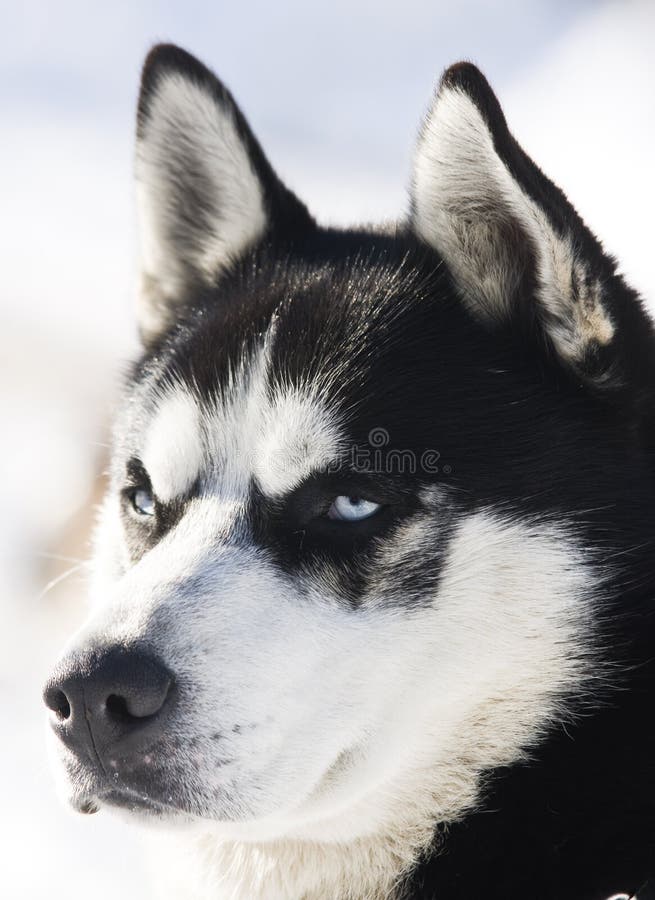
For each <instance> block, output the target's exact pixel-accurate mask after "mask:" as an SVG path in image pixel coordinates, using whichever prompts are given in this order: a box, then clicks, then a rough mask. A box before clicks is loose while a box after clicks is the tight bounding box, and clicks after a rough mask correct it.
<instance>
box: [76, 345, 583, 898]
mask: <svg viewBox="0 0 655 900" xmlns="http://www.w3.org/2000/svg"><path fill="white" fill-rule="evenodd" d="M265 365H266V361H265V353H264V352H263V351H262V354H261V355H260V357H259V362H258V363H257V364H255V365H253V366H252V367H245V366H244V369H243V370H242V372H241V373H237V374H235V377H234V379H233V387H232V389H231V390H230V391H228V393H227V394H226V396H225V397H224V398H222V400H221V402H219V403H218V404H217V407H216V408H215V409H213V410H208V409H204V410H203V414H202V420H203V431H204V432H205V433H206V434H207V435H208V437H207V440H208V446H210V447H211V453H210V455H209V457H208V459H206V460H205V462H204V465H203V467H202V471H201V477H202V478H204V479H205V484H206V485H211V490H209V491H207V492H206V493H205V496H204V497H203V498H200V499H196V500H193V501H191V503H190V504H189V508H188V511H187V513H186V514H185V515H184V517H183V518H182V519H181V521H180V522H179V524H178V525H177V526H176V527H175V528H174V529H173V530H172V531H171V532H169V533H168V534H167V535H166V536H165V537H164V538H163V539H162V540H161V541H160V543H159V544H158V545H157V546H155V547H154V548H153V549H152V550H151V551H150V552H149V553H147V554H146V555H145V556H144V557H143V558H142V559H141V560H140V561H139V562H138V563H137V564H136V565H134V566H133V567H132V568H130V569H129V570H128V571H127V572H126V573H125V574H124V575H123V576H122V577H120V578H118V579H116V577H115V574H114V572H113V571H111V572H109V573H108V577H107V578H106V580H105V581H104V583H103V581H102V580H99V581H98V589H99V590H100V591H101V592H102V597H101V598H100V602H99V605H98V609H97V611H96V613H95V614H94V617H93V618H92V619H91V620H90V622H89V623H88V625H87V626H86V628H85V629H84V631H83V632H82V633H81V634H80V635H79V636H78V638H77V641H76V643H77V644H78V645H84V644H89V643H97V642H98V641H102V642H103V643H104V642H108V643H114V642H119V643H124V642H127V643H130V642H132V641H135V640H136V641H141V640H143V641H146V642H147V643H148V644H149V645H150V646H152V647H153V648H154V650H155V652H156V653H158V654H159V655H160V656H161V658H162V659H163V660H164V661H165V663H166V664H167V665H168V666H169V667H170V668H171V669H172V670H173V671H174V672H175V673H176V675H177V676H178V678H180V679H181V680H182V682H183V683H185V684H192V685H194V691H195V693H194V696H193V700H192V702H189V703H185V704H183V705H182V708H181V710H180V712H179V713H178V714H177V717H176V720H175V722H174V725H173V726H172V727H171V739H172V740H174V739H179V740H180V742H181V744H180V746H179V747H175V748H174V749H171V750H170V751H163V752H162V759H161V760H158V764H160V765H161V766H162V769H163V772H164V775H165V773H166V771H167V767H169V766H171V765H174V764H177V765H178V766H179V764H180V763H183V764H184V767H185V772H186V774H185V776H184V778H181V776H180V774H179V768H176V769H175V772H176V774H175V776H174V778H175V790H176V791H177V795H178V796H182V797H186V798H188V799H189V802H190V803H191V807H192V808H193V809H194V811H195V814H196V816H199V818H198V819H197V823H196V826H195V827H194V828H193V829H191V830H190V831H188V832H187V833H186V835H185V833H184V832H181V833H179V834H178V835H176V838H175V841H176V843H177V844H178V845H179V847H180V848H183V852H184V853H185V854H187V855H189V858H190V859H191V860H192V862H191V873H192V874H191V875H190V877H191V878H192V877H196V876H197V881H195V882H194V881H193V880H191V881H190V883H189V897H208V898H209V897H217V898H231V900H274V898H279V900H282V898H284V900H296V898H297V900H300V898H312V897H315V898H319V897H321V898H325V897H337V896H339V897H341V896H343V897H352V898H353V900H354V898H358V900H360V898H362V897H367V896H368V897H382V896H385V895H386V894H387V893H388V892H389V891H390V890H391V888H392V885H393V883H394V881H395V879H396V878H397V877H398V876H399V874H400V873H401V872H402V871H403V870H404V869H406V868H407V866H409V865H410V864H411V862H412V861H413V860H414V859H415V858H416V856H417V854H418V853H419V852H420V850H421V849H422V848H423V847H425V846H426V845H427V844H428V843H429V841H430V840H431V838H432V835H433V830H434V828H435V826H436V825H437V824H438V823H440V822H442V823H447V822H448V821H452V820H453V819H456V818H457V817H459V816H461V815H462V814H463V813H464V812H465V811H466V810H467V809H470V808H471V806H473V805H474V804H475V803H476V799H477V792H478V789H479V779H480V775H481V772H482V771H483V770H485V769H487V768H489V767H493V766H500V765H505V764H508V763H511V762H512V761H515V760H517V759H520V758H521V757H522V756H523V755H524V754H525V752H526V751H527V750H529V748H530V746H531V745H533V744H534V742H535V740H537V739H538V737H539V735H540V734H541V733H542V732H543V729H545V728H546V727H548V726H549V725H551V724H552V723H557V722H558V721H560V720H561V719H562V718H564V717H566V714H567V711H566V709H565V707H564V705H563V697H564V695H565V693H566V692H567V691H571V690H573V691H578V692H579V691H583V690H586V689H587V688H588V684H586V682H585V679H586V677H587V668H586V664H587V662H588V660H587V659H586V657H585V653H586V652H588V650H587V651H585V650H583V649H582V648H589V647H590V646H591V645H592V641H591V640H590V635H589V634H588V628H589V626H588V622H589V618H590V617H589V602H590V600H591V599H592V594H593V586H592V585H593V582H594V579H593V576H592V574H591V573H590V572H588V570H587V568H586V565H585V563H584V561H583V559H582V557H581V554H580V553H579V552H578V550H577V549H576V543H575V540H574V538H573V537H572V536H571V535H569V534H568V533H567V532H566V530H564V529H562V528H557V527H554V526H551V525H548V524H537V523H521V522H518V521H512V520H509V519H507V518H505V517H503V516H502V515H499V514H498V513H494V512H493V511H481V512H479V513H477V514H474V515H471V516H469V517H467V518H464V519H463V520H462V521H461V522H460V523H459V525H458V526H457V527H456V530H455V534H454V537H453V538H452V539H451V542H450V544H449V549H448V553H447V559H446V563H445V567H444V570H443V573H442V577H441V579H440V588H439V591H438V593H437V594H435V595H434V596H430V595H428V596H423V595H422V594H421V595H417V596H416V597H412V598H409V597H407V596H406V595H403V597H399V596H398V594H397V585H396V572H397V571H398V567H399V566H403V565H406V566H412V565H414V564H415V561H416V558H417V556H419V557H420V556H421V554H422V553H423V554H425V558H426V559H429V553H430V552H431V550H430V548H431V544H432V543H433V541H434V534H435V528H437V527H438V525H437V523H438V518H439V515H440V506H439V504H440V502H443V498H440V497H439V495H438V494H435V495H434V496H433V497H432V498H431V500H432V504H433V509H432V511H431V512H430V513H429V514H427V513H423V514H421V515H419V516H418V517H416V518H414V519H413V520H411V521H410V522H408V523H407V525H406V526H405V528H404V529H401V530H400V532H399V533H398V535H397V536H396V538H395V539H394V540H393V541H392V542H388V543H387V544H386V545H384V546H382V547H381V549H380V551H379V558H378V567H377V577H376V578H375V579H374V581H373V583H372V584H371V586H370V589H369V590H368V592H367V593H366V594H365V596H364V597H363V598H362V602H361V604H360V606H359V608H358V609H356V610H353V609H352V608H351V607H350V606H349V605H348V604H346V603H344V601H343V598H342V597H341V596H340V595H339V594H338V591H337V589H336V588H335V587H334V585H333V582H332V579H331V578H330V577H329V573H328V575H327V576H326V574H325V573H322V574H320V573H312V572H306V573H304V574H299V575H297V576H295V577H294V578H291V577H288V576H285V575H283V574H282V573H281V572H280V571H279V570H278V569H277V568H276V567H275V566H274V565H273V564H272V561H271V560H270V559H269V557H268V554H267V553H266V552H265V551H264V550H262V549H260V548H257V547H255V546H252V545H250V544H249V543H248V541H247V539H246V538H245V537H244V534H243V532H242V530H241V528H240V524H239V518H240V515H241V513H242V510H243V502H244V499H245V496H246V491H247V485H248V482H249V479H250V477H251V475H252V470H251V469H250V468H249V466H248V465H246V464H245V462H244V461H245V460H246V459H247V451H248V449H249V448H250V449H252V447H253V446H257V442H258V441H261V442H262V446H263V447H264V448H266V447H268V446H271V444H273V445H274V446H275V447H276V448H279V447H280V445H283V444H284V438H285V436H286V435H289V437H290V447H291V450H290V455H289V457H288V460H289V464H290V466H291V475H290V479H289V483H290V484H293V483H295V480H296V478H298V477H303V473H304V472H305V471H306V461H305V460H301V462H300V466H299V468H296V469H293V465H294V464H295V461H296V460H297V457H298V452H299V451H298V448H299V447H302V446H303V440H302V437H303V434H302V427H303V424H304V425H306V426H307V427H308V428H309V429H310V431H309V432H307V433H305V435H304V438H305V441H304V442H305V443H306V444H307V446H309V447H311V437H312V434H313V432H314V430H315V428H316V427H317V424H319V425H320V415H321V412H320V407H318V406H317V407H314V408H310V407H309V406H308V404H309V403H310V402H311V401H310V398H309V397H305V398H302V399H301V398H299V397H298V396H295V395H291V396H290V397H287V402H286V406H285V403H281V404H280V402H276V401H274V402H273V403H271V404H270V406H269V407H268V408H265V407H264V406H262V403H263V397H264V392H263V390H262V383H263V379H262V376H263V372H264V368H265ZM247 373H250V374H247ZM173 397H174V400H173V401H171V400H170V398H169V399H168V400H167V403H166V404H165V405H164V410H163V412H160V414H159V416H158V417H157V418H156V419H155V429H154V432H153V431H152V430H151V431H150V434H149V435H148V437H147V439H146V441H147V443H150V442H152V441H153V440H154V437H153V434H154V435H155V436H156V435H157V432H158V429H159V426H158V425H157V419H159V418H160V417H161V416H163V415H165V414H169V413H170V412H171V409H172V410H173V411H174V412H175V411H176V410H177V411H179V410H180V409H186V410H187V412H185V413H184V415H187V413H188V409H189V406H188V405H187V403H186V400H185V401H184V402H181V400H180V397H179V396H175V395H173ZM171 403H172V406H171ZM289 404H291V405H290V406H289ZM298 404H299V405H298ZM280 408H283V409H287V410H290V415H291V423H292V427H291V426H289V427H284V428H283V429H282V430H281V431H280V430H279V429H277V425H279V424H280V422H281V421H283V420H282V419H281V418H280V413H279V410H280ZM160 421H163V420H161V419H160ZM177 421H179V420H177ZM267 426H269V427H272V428H273V431H272V435H273V437H271V432H267ZM212 427H213V430H212ZM331 428H336V430H335V432H334V434H335V435H337V434H338V427H337V423H335V422H334V421H333V419H332V418H331V417H325V418H324V421H323V424H322V429H321V428H319V429H318V430H319V432H321V431H322V433H323V434H329V433H330V429H331ZM294 429H295V431H294ZM160 436H161V437H162V438H163V439H165V438H166V435H165V434H164V431H163V427H162V430H161V432H160ZM337 445H338V440H337V442H336V444H335V447H336V446H337ZM320 449H321V452H323V451H324V450H325V446H321V448H320ZM155 458H156V455H155ZM171 458H172V459H173V458H176V457H175V456H172V457H171ZM179 458H180V459H181V475H180V478H179V480H178V481H179V483H185V480H186V478H187V476H188V474H189V469H188V466H187V457H186V456H185V454H184V453H183V454H182V455H181V456H180V457H179ZM256 458H257V459H258V460H259V463H260V465H261V461H262V460H264V459H266V458H267V457H266V454H265V453H263V454H261V455H256ZM209 460H211V461H212V462H216V461H217V463H216V464H215V465H211V466H210V463H209ZM259 474H260V475H261V473H259ZM271 485H272V487H273V489H275V490H276V489H277V488H278V486H279V480H278V475H277V474H274V475H273V476H272V480H271ZM112 504H113V500H112V499H111V498H110V499H109V500H108V506H107V513H106V521H105V524H104V526H103V529H102V531H101V533H100V535H99V548H100V551H101V552H100V553H99V555H98V560H99V561H100V560H101V559H103V558H104V557H107V558H110V557H112V555H115V549H116V548H115V545H116V541H117V537H116V530H115V529H114V528H113V525H112V521H113V520H114V516H115V515H116V513H115V512H114V511H113V510H114V507H113V505H112ZM106 545H110V547H109V548H108V547H107V546H106ZM112 548H113V550H112ZM216 735H219V737H216ZM110 765H111V761H110ZM72 774H73V776H74V777H73V797H74V798H77V801H79V799H80V797H81V795H82V794H83V793H84V791H85V790H88V786H87V783H86V782H85V781H84V778H83V777H81V780H80V776H78V777H77V780H76V777H75V772H74V771H73V773H72ZM119 774H120V773H119ZM171 777H172V776H171ZM184 848H186V849H184ZM174 865H175V866H177V865H179V861H178V860H177V859H176V861H175V863H174ZM194 872H195V873H196V876H193V873H194ZM171 896H176V897H179V896H181V894H180V893H179V891H175V892H173V893H172V894H171Z"/></svg>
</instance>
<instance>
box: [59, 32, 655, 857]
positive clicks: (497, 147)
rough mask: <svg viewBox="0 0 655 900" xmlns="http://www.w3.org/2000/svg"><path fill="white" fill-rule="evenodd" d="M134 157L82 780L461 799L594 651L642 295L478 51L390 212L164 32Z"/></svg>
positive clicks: (69, 679) (578, 698) (275, 797)
mask: <svg viewBox="0 0 655 900" xmlns="http://www.w3.org/2000/svg"><path fill="white" fill-rule="evenodd" d="M137 191H138V204H139V215H140V228H141V247H142V273H141V291H140V300H139V325H140V329H141V334H142V337H143V343H144V352H143V356H142V358H141V359H140V360H139V361H138V362H137V364H136V365H135V367H134V370H133V373H132V376H131V378H130V379H129V383H128V385H127V386H126V390H125V398H124V403H123V406H122V410H121V413H120V415H119V421H118V424H117V429H116V441H115V448H114V454H113V460H112V484H111V488H110V490H109V493H108V496H107V498H106V501H105V504H104V507H103V510H102V515H101V522H100V525H99V528H98V534H97V552H96V579H95V584H94V591H93V593H94V603H95V606H94V610H93V613H92V615H91V617H90V619H89V621H88V623H87V625H86V626H85V627H84V629H83V630H82V632H80V633H79V634H78V635H76V636H75V637H74V639H73V640H72V642H71V645H70V646H69V648H68V649H67V651H66V653H65V654H64V656H63V657H62V659H61V661H60V663H59V664H58V666H57V668H56V670H55V672H54V674H53V676H52V678H51V680H50V682H49V684H48V686H47V689H46V702H47V704H48V706H49V707H50V709H51V718H52V724H53V731H54V733H55V738H54V743H56V745H57V750H58V755H59V757H60V759H61V769H62V771H63V772H64V780H65V784H66V790H67V792H68V793H69V795H70V797H71V799H72V802H73V803H74V804H75V805H76V806H77V807H78V808H82V809H89V808H91V807H93V806H96V805H98V804H100V805H102V804H106V805H110V806H118V807H125V808H127V809H129V810H131V811H133V812H136V813H141V814H143V815H146V816H158V817H162V818H173V819H175V818H177V819H193V820H198V819H201V820H205V821H211V822H212V823H214V824H215V827H216V828H218V829H219V830H221V829H222V830H223V832H224V833H225V834H228V835H233V836H235V835H236V836H247V837H262V836H263V837H275V836H280V835H289V834H300V835H303V836H307V837H314V838H316V837H330V836H333V837H334V838H335V839H339V840H344V839H347V838H348V837H356V836H360V835H362V834H365V833H368V832H370V831H371V830H378V829H384V828H391V827H393V825H394V823H397V822H398V821H401V820H402V821H403V822H404V823H405V826H406V827H409V826H410V825H412V826H415V825H416V823H418V822H422V821H425V822H427V823H428V824H429V825H430V826H431V825H432V824H433V823H434V822H435V821H438V820H443V819H448V818H451V817H453V816H456V815H459V814H460V813H461V812H462V811H463V810H464V809H465V808H467V807H468V806H470V805H471V804H472V803H474V802H475V800H476V795H477V789H478V783H479V777H480V774H481V773H482V772H484V771H485V770H488V769H490V768H493V767H495V766H500V765H506V764H509V763H511V762H512V761H514V760H517V759H519V758H521V756H522V755H523V754H525V753H526V752H528V751H529V750H530V748H532V747H534V745H535V743H536V742H538V740H539V739H540V737H542V736H543V735H544V733H545V732H546V731H547V729H548V728H550V727H552V726H553V725H556V724H557V723H559V722H561V721H562V720H563V719H564V718H566V717H567V716H569V715H571V714H573V712H574V710H575V708H576V706H577V704H579V703H580V702H582V701H583V700H584V698H588V697H590V696H593V695H594V690H595V688H596V685H597V682H598V680H599V678H600V677H601V676H600V672H601V667H600V666H599V655H600V654H599V653H598V647H599V646H600V644H601V643H602V634H601V632H602V627H603V626H602V621H603V619H604V618H606V616H605V613H606V612H607V609H608V604H610V603H611V594H612V591H611V582H612V571H613V570H611V566H610V565H609V563H608V559H607V554H606V552H604V548H605V547H606V545H605V544H604V542H607V546H609V545H611V546H612V547H614V548H616V547H618V546H620V545H621V544H622V542H626V541H629V540H630V539H631V537H630V535H631V534H632V532H631V529H634V530H636V529H637V528H638V523H639V521H640V520H641V519H643V516H644V515H645V514H646V500H645V499H644V496H643V492H642V490H641V484H642V483H643V481H644V479H645V478H650V470H649V465H650V463H649V460H650V456H649V454H650V447H651V438H652V422H651V421H650V420H649V418H648V409H649V407H650V405H651V404H652V399H653V391H652V386H653V377H652V376H653V372H652V366H653V363H652V358H653V354H652V349H653V333H652V328H651V325H650V323H649V321H648V319H647V317H646V316H645V315H644V313H643V312H642V310H641V307H640V304H639V301H638V299H637V298H636V296H635V295H634V294H633V293H632V292H631V291H630V290H629V288H627V287H626V285H625V283H624V282H623V281H622V279H621V278H620V277H619V276H618V275H617V274H616V272H615V266H614V262H613V261H612V260H611V259H610V258H609V257H608V256H606V255H605V253H604V252H603V250H602V248H601V247H600V245H599V244H598V243H597V241H596V240H595V238H594V237H593V236H592V235H591V234H590V232H589V231H588V230H587V228H586V227H585V226H584V224H583V223H582V221H581V220H580V218H579V217H578V216H577V214H576V213H575V212H574V210H573V209H572V207H571V206H570V205H569V203H568V201H567V200H566V199H565V198H564V196H563V195H562V193H561V192H560V191H559V190H558V189H557V188H556V187H554V186H553V185H552V184H551V183H550V182H549V181H548V179H547V178H546V177H545V176H544V175H543V174H542V173H541V172H540V171H539V170H538V169H537V167H536V166H535V165H534V164H533V163H532V162H531V161H530V160H529V159H528V157H527V156H526V155H525V154H524V153H523V151H522V150H521V149H520V147H519V146H518V144H517V143H516V141H515V140H514V139H513V137H512V136H511V134H510V133H509V131H508V129H507V126H506V124H505V120H504V118H503V115H502V112H501V110H500V107H499V105H498V102H497V100H496V98H495V96H494V95H493V93H492V91H491V89H490V88H489V86H488V84H487V83H486V81H485V80H484V78H483V76H482V75H481V74H480V73H479V72H478V71H477V69H475V68H474V67H473V66H470V65H467V64H461V65H458V66H454V67H453V68H451V69H449V70H448V71H447V72H446V73H445V75H444V76H443V78H442V80H441V83H440V86H439V88H438V90H437V92H436V95H435V97H434V100H433V103H432V106H431V109H430V111H429V113H428V115H427V118H426V120H425V122H424V124H423V127H422V130H421V133H420V137H419V140H418V145H417V149H416V154H415V162H414V171H413V182H412V188H411V208H410V212H409V215H408V216H407V218H406V219H405V220H403V221H402V222H401V223H400V224H399V225H398V226H397V227H395V228H394V229H386V230H378V231H376V230H368V229H362V230H348V231H337V230H333V229H326V228H322V227H319V226H318V225H317V224H316V223H315V221H314V220H313V219H312V217H311V216H310V214H309V213H308V212H307V210H306V208H305V207H304V205H303V204H302V203H301V202H300V201H299V200H298V199H297V198H296V197H295V196H294V195H293V194H292V193H291V192H290V191H289V190H288V189H287V188H286V187H285V186H284V185H283V184H282V183H281V181H280V180H279V179H278V177H277V176H276V175H275V174H274V172H273V170H272V168H271V166H270V164H269V163H268V161H267V159H266V157H265V156H264V154H263V152H262V150H261V148H260V146H259V144H258V142H257V140H256V139H255V137H254V136H253V134H252V133H251V131H250V129H249V127H248V125H247V123H246V121H245V119H244V117H243V115H242V114H241V112H240V111H239V109H238V107H237V106H236V104H235V102H234V100H233V98H232V97H231V95H230V94H229V92H228V91H227V90H226V89H225V88H224V87H223V85H221V84H220V82H219V81H218V80H217V79H216V78H215V77H214V76H213V75H212V74H211V73H210V72H209V71H207V70H206V69H205V68H204V67H203V66H202V65H201V64H199V63H198V62H197V61H196V60H195V59H193V58H192V57H190V56H188V55H187V54H186V53H184V52H183V51H181V50H179V49H177V48H173V47H167V46H164V47H159V48H156V49H155V50H154V51H153V52H152V54H151V55H150V56H149V58H148V60H147V62H146V66H145V69H144V74H143V83H142V91H141V98H140V102H139V115H138V140H137ZM647 473H648V474H647Z"/></svg>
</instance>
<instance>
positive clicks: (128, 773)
mask: <svg viewBox="0 0 655 900" xmlns="http://www.w3.org/2000/svg"><path fill="white" fill-rule="evenodd" d="M66 768H67V770H68V781H69V784H70V786H71V789H72V790H71V793H70V795H69V803H70V805H71V806H72V808H73V809H74V810H75V811H76V812H79V813H80V814H82V815H93V814H95V813H97V812H98V811H99V810H100V809H102V808H103V807H109V808H114V809H121V810H125V811H127V812H131V813H137V814H141V815H149V816H157V817H160V818H162V817H165V816H169V817H170V816H173V815H179V816H185V815H186V816H191V815H192V814H193V813H192V810H191V809H190V808H189V804H188V802H185V799H184V796H185V792H184V791H183V782H182V779H181V777H180V775H179V773H178V774H175V773H173V772H167V771H165V770H163V769H162V768H160V767H158V766H157V765H156V763H155V762H154V761H153V762H152V763H150V764H149V765H148V766H147V768H139V769H136V768H134V767H132V766H130V767H127V768H126V769H125V771H121V770H120V769H119V768H117V769H114V770H113V771H112V770H109V771H107V772H106V771H104V769H103V768H101V767H100V766H99V765H97V764H94V763H92V762H91V761H88V762H87V761H86V760H85V761H84V762H83V761H81V760H80V759H77V760H76V761H75V764H74V765H72V766H71V765H70V764H69V765H67V766H66Z"/></svg>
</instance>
